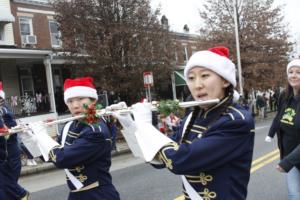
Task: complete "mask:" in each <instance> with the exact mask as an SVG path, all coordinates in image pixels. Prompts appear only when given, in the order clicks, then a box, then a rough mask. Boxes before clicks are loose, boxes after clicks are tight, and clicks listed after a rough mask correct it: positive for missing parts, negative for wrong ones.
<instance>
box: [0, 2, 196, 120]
mask: <svg viewBox="0 0 300 200" xmlns="http://www.w3.org/2000/svg"><path fill="white" fill-rule="evenodd" d="M54 15H55V12H54V11H53V9H52V7H51V6H50V5H49V4H48V0H0V80H1V81H2V82H3V85H4V90H5V92H6V100H7V102H9V104H10V105H11V107H12V109H13V111H14V112H15V114H16V115H17V116H18V117H19V118H20V119H21V120H23V121H37V120H44V119H48V118H60V117H65V116H64V114H65V111H66V110H67V108H66V106H65V104H64V102H63V81H64V79H66V78H68V77H70V76H71V75H72V74H74V73H76V72H75V71H74V70H76V69H77V68H76V69H75V68H72V67H70V64H67V63H68V62H67V60H66V59H65V58H64V56H63V53H57V52H59V50H60V49H61V47H62V46H63V43H62V42H61V41H60V40H59V36H60V32H59V31H58V24H57V22H56V21H55V20H54ZM173 35H174V43H175V45H176V49H175V58H174V66H175V69H176V71H175V72H174V74H173V75H172V77H173V83H174V84H173V94H175V95H176V94H178V95H177V96H178V97H179V98H183V96H184V94H183V91H184V85H185V83H184V82H183V80H182V78H183V77H182V68H183V66H184V65H185V63H186V61H187V60H188V58H189V56H191V54H192V53H193V52H194V51H196V49H197V48H198V47H197V37H198V36H197V35H192V34H188V33H173ZM176 91H177V92H176Z"/></svg>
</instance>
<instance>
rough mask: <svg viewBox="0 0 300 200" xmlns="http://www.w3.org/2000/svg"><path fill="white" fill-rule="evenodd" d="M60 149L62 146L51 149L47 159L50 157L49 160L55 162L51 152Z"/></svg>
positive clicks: (54, 156)
mask: <svg viewBox="0 0 300 200" xmlns="http://www.w3.org/2000/svg"><path fill="white" fill-rule="evenodd" d="M61 148H62V146H55V147H53V148H52V149H51V150H50V152H49V157H50V160H51V161H52V162H56V155H55V154H54V151H53V150H55V149H61Z"/></svg>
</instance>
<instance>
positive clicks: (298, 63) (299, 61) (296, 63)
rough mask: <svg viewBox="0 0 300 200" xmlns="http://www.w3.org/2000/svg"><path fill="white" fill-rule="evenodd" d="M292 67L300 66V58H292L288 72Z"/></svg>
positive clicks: (287, 68)
mask: <svg viewBox="0 0 300 200" xmlns="http://www.w3.org/2000/svg"><path fill="white" fill-rule="evenodd" d="M291 67H300V58H297V59H295V60H292V61H291V62H290V63H289V64H288V65H287V67H286V73H288V71H289V69H290V68H291Z"/></svg>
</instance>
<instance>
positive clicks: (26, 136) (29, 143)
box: [18, 130, 42, 157]
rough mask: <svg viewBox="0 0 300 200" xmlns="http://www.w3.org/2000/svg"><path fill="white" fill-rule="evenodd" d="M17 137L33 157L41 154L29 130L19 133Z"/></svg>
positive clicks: (35, 139) (34, 137)
mask: <svg viewBox="0 0 300 200" xmlns="http://www.w3.org/2000/svg"><path fill="white" fill-rule="evenodd" d="M18 137H19V138H20V139H21V141H22V142H23V144H24V146H25V147H26V148H27V149H28V151H29V152H30V154H31V155H32V156H33V157H39V156H41V155H42V154H41V151H40V149H39V146H38V142H37V138H36V136H35V135H34V134H33V133H32V131H31V130H27V131H24V132H21V133H19V134H18Z"/></svg>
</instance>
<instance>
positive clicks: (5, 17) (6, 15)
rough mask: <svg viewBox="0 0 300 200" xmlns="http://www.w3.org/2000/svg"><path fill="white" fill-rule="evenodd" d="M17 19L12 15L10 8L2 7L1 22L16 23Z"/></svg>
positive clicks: (0, 11) (0, 10) (0, 9)
mask: <svg viewBox="0 0 300 200" xmlns="http://www.w3.org/2000/svg"><path fill="white" fill-rule="evenodd" d="M14 21H15V17H14V16H13V15H12V14H11V13H10V11H9V9H8V8H4V7H0V22H4V23H10V22H14Z"/></svg>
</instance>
